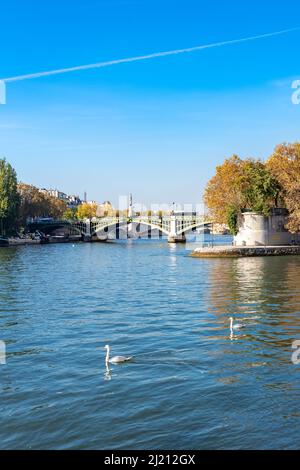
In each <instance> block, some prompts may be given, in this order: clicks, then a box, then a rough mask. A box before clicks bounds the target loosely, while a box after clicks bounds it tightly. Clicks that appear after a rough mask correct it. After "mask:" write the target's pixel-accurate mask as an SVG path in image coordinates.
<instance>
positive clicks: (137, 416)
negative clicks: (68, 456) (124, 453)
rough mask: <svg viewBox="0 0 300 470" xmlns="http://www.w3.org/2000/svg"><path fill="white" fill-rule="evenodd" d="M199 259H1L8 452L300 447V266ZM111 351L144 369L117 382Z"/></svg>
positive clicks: (1, 376) (86, 251)
mask: <svg viewBox="0 0 300 470" xmlns="http://www.w3.org/2000/svg"><path fill="white" fill-rule="evenodd" d="M188 254H189V253H188V251H187V250H186V249H185V247H184V246H183V245H181V246H180V245H177V246H175V245H168V244H167V243H166V241H164V240H157V241H148V240H145V241H133V242H130V241H129V242H121V241H119V242H114V243H107V244H102V243H98V244H88V243H87V244H76V245H75V246H72V245H71V244H66V245H65V244H61V245H49V246H33V247H19V248H9V249H7V248H2V249H0V340H2V341H5V343H6V349H7V359H6V365H0V392H1V395H0V447H1V448H2V449H157V450H158V449H172V448H175V449H250V448H255V449H273V448H281V449H294V448H297V447H299V445H300V437H299V436H300V433H299V431H300V405H299V403H300V380H299V379H300V365H294V364H293V363H292V361H291V354H292V349H291V345H292V342H293V341H294V340H296V339H300V257H293V256H290V257H274V258H249V259H246V258H242V259H193V258H191V257H189V256H188ZM230 316H233V317H234V320H235V322H239V323H243V324H244V325H245V328H243V329H242V330H240V331H236V332H235V333H234V336H233V337H230V331H229V317H230ZM105 344H110V345H111V348H112V353H114V354H125V355H127V354H130V355H134V361H132V362H131V363H128V364H124V365H119V366H110V369H109V370H107V369H106V367H105V363H104V358H105V351H104V349H103V348H104V346H105Z"/></svg>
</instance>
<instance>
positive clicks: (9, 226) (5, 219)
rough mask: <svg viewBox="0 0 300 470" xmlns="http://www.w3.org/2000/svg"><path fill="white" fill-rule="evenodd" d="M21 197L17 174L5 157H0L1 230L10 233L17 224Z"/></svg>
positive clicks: (3, 232) (2, 232)
mask: <svg viewBox="0 0 300 470" xmlns="http://www.w3.org/2000/svg"><path fill="white" fill-rule="evenodd" d="M19 204H20V197H19V194H18V190H17V174H16V171H15V170H14V169H13V168H12V166H11V165H10V164H9V163H7V161H6V160H5V159H0V231H1V234H2V235H3V234H9V233H10V232H12V231H13V229H14V228H16V226H17V220H18V211H19Z"/></svg>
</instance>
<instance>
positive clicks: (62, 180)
mask: <svg viewBox="0 0 300 470" xmlns="http://www.w3.org/2000/svg"><path fill="white" fill-rule="evenodd" d="M262 3H263V4H262ZM299 13H300V4H299V2H296V1H285V2H271V1H264V2H261V1H260V2H259V1H257V0H252V1H247V0H246V1H243V2H240V1H232V0H228V1H226V2H224V1H214V2H207V1H201V0H184V1H183V0H98V1H96V0H85V1H79V0H76V2H74V1H67V0H60V1H58V0H52V1H51V2H50V1H48V0H44V1H43V2H41V1H39V0H36V1H34V0H28V1H26V2H20V1H19V0H10V2H9V3H8V2H7V3H6V4H5V5H2V7H1V19H2V21H1V29H0V57H1V60H0V77H2V78H5V77H11V76H15V75H20V74H26V73H34V72H40V71H44V70H51V69H57V68H64V67H72V66H75V65H81V64H89V63H94V62H98V61H99V62H100V61H106V60H112V59H121V58H125V57H131V56H138V55H144V54H150V53H152V52H159V51H165V50H172V49H180V48H185V47H193V46H197V45H201V44H208V43H213V42H218V41H226V40H231V39H238V38H244V37H248V36H253V35H258V34H263V33H268V32H273V31H278V30H282V29H287V28H293V27H297V26H300V20H297V18H299ZM297 21H298V22H297ZM299 41H300V31H295V32H291V33H289V34H286V35H281V36H275V37H271V38H266V39H261V40H257V41H252V42H247V43H241V44H235V45H232V46H225V47H221V48H216V49H207V50H203V51H198V52H193V53H190V54H183V55H178V56H170V57H165V58H158V59H153V60H150V61H145V62H136V63H129V64H120V65H117V66H112V67H109V68H105V69H98V70H97V69H96V70H88V71H80V72H74V73H70V74H65V75H57V76H52V77H43V78H38V79H34V80H28V81H21V82H15V83H8V84H7V104H6V105H3V106H0V156H1V157H2V156H5V157H6V158H7V159H8V160H9V161H10V162H11V163H12V164H13V165H14V166H15V168H16V169H17V172H18V176H19V179H20V180H22V181H24V182H28V183H32V184H34V185H37V186H41V187H57V188H59V189H62V190H64V191H65V192H68V193H76V194H79V195H81V196H82V195H83V192H84V191H85V190H86V191H87V192H88V197H89V199H96V200H98V201H102V200H106V199H109V200H111V201H112V202H114V203H116V202H117V200H118V196H119V195H123V194H128V193H129V192H133V194H134V198H135V200H137V201H139V202H144V203H146V204H150V203H158V202H161V203H168V202H172V201H177V202H181V203H197V202H200V201H201V197H202V193H203V189H204V187H205V184H206V182H207V180H208V179H209V178H210V177H211V176H212V175H213V173H214V169H215V166H216V165H217V164H219V163H220V162H222V160H223V159H224V157H226V156H230V155H232V154H233V153H237V154H239V155H240V156H241V157H246V156H253V157H261V158H267V157H268V156H269V155H270V153H271V152H272V150H273V148H274V146H275V145H276V144H277V143H280V142H283V141H295V140H300V105H299V106H295V105H293V104H292V102H291V94H292V90H291V83H292V81H293V80H295V79H300V58H299Z"/></svg>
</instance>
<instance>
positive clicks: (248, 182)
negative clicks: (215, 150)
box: [204, 155, 280, 234]
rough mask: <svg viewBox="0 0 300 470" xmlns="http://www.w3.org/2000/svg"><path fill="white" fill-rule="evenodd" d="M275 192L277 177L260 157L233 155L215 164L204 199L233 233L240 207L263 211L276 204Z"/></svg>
mask: <svg viewBox="0 0 300 470" xmlns="http://www.w3.org/2000/svg"><path fill="white" fill-rule="evenodd" d="M279 192H280V186H279V184H278V182H277V180H276V179H275V178H274V177H273V176H272V174H271V172H270V171H269V169H268V168H267V167H266V165H265V164H264V163H263V162H262V161H260V160H255V159H252V158H247V159H246V160H242V159H240V158H239V157H238V156H237V155H233V156H232V157H231V158H229V159H226V160H225V161H224V163H223V164H222V165H219V166H217V168H216V174H215V175H214V176H213V177H212V178H211V180H210V181H209V182H208V184H207V187H206V190H205V194H204V202H205V204H206V205H207V207H208V209H209V211H210V215H211V216H212V218H213V220H214V221H215V222H218V223H221V224H222V223H225V224H227V225H228V226H229V228H230V231H231V233H232V234H236V233H237V220H238V216H239V214H240V213H241V212H242V211H243V210H252V211H255V212H261V213H263V214H266V215H267V214H268V212H269V211H270V208H271V207H275V206H277V202H278V195H279Z"/></svg>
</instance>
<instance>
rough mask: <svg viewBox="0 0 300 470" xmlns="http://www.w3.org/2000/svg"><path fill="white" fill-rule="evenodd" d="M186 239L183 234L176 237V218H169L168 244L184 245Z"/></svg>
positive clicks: (173, 216)
mask: <svg viewBox="0 0 300 470" xmlns="http://www.w3.org/2000/svg"><path fill="white" fill-rule="evenodd" d="M185 242H186V238H185V235H184V233H182V234H180V235H177V224H176V216H175V215H172V216H171V222H170V234H169V236H168V243H185Z"/></svg>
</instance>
